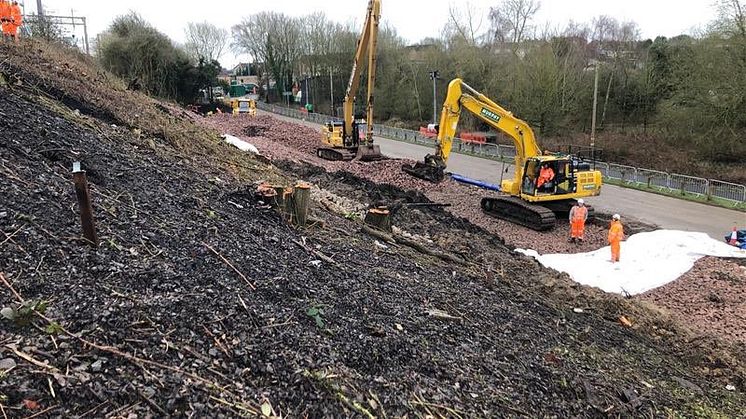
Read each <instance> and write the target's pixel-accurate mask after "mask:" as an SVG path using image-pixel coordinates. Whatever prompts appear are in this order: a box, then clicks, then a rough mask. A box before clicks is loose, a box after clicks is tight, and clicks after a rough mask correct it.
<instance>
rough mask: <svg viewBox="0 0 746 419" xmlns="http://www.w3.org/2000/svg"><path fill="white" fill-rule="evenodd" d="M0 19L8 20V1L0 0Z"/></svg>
mask: <svg viewBox="0 0 746 419" xmlns="http://www.w3.org/2000/svg"><path fill="white" fill-rule="evenodd" d="M0 19H2V20H3V21H5V20H10V3H8V2H7V1H4V0H0Z"/></svg>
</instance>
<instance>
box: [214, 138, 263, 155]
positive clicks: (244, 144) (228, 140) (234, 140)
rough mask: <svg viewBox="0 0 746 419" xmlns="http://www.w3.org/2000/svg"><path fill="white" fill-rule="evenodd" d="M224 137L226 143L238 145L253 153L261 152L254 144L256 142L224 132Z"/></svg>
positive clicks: (241, 148) (243, 149) (239, 147)
mask: <svg viewBox="0 0 746 419" xmlns="http://www.w3.org/2000/svg"><path fill="white" fill-rule="evenodd" d="M223 139H224V140H225V142H226V143H228V144H231V145H233V146H235V147H237V148H238V149H239V150H241V151H248V152H249V153H252V154H259V150H258V149H257V148H256V147H255V146H254V144H249V143H247V142H246V141H244V140H242V139H240V138H238V137H234V136H232V135H228V134H224V135H223Z"/></svg>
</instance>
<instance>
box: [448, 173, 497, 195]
mask: <svg viewBox="0 0 746 419" xmlns="http://www.w3.org/2000/svg"><path fill="white" fill-rule="evenodd" d="M451 179H453V180H455V181H456V182H461V183H466V184H467V185H474V186H478V187H480V188H482V189H489V190H491V191H497V192H500V186H499V185H495V184H492V183H489V182H483V181H481V180H476V179H472V178H468V177H466V176H461V175H459V174H456V173H451Z"/></svg>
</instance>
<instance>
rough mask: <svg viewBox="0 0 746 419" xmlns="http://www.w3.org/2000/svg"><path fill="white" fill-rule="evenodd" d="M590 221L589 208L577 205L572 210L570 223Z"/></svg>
mask: <svg viewBox="0 0 746 419" xmlns="http://www.w3.org/2000/svg"><path fill="white" fill-rule="evenodd" d="M587 219H588V208H587V207H586V206H585V205H584V206H582V207H581V206H580V205H575V206H573V207H572V209H571V210H570V221H585V220H587Z"/></svg>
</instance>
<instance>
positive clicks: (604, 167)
mask: <svg viewBox="0 0 746 419" xmlns="http://www.w3.org/2000/svg"><path fill="white" fill-rule="evenodd" d="M596 170H598V171H599V172H601V176H603V177H609V164H608V163H604V162H601V161H599V162H596Z"/></svg>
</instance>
